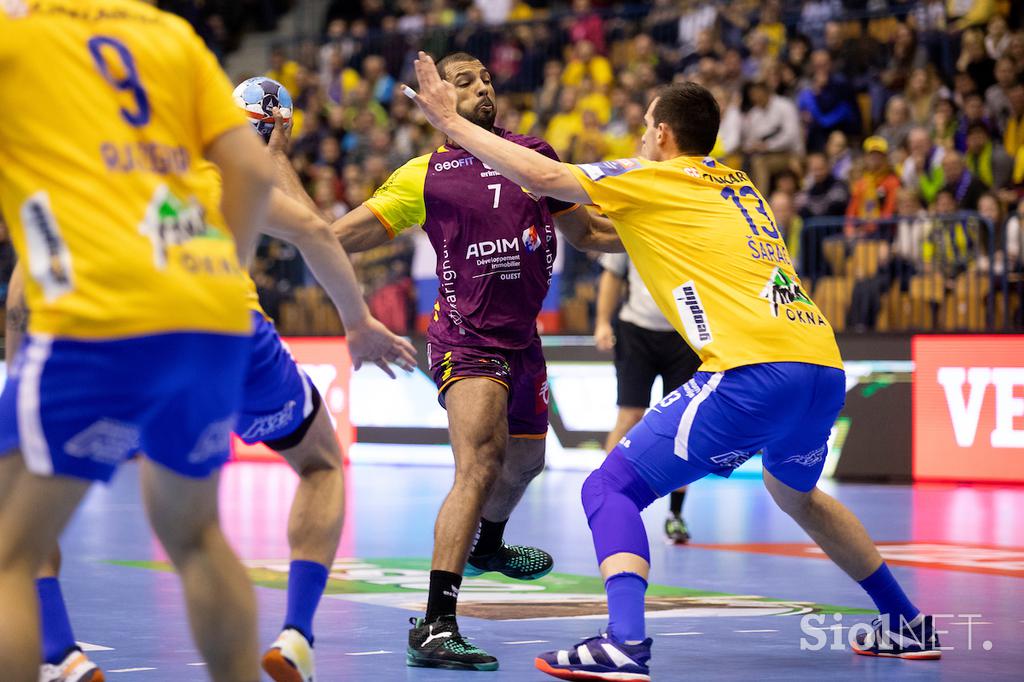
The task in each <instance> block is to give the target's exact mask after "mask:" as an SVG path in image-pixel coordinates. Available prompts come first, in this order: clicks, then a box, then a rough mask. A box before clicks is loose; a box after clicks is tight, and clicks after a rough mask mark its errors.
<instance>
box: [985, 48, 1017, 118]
mask: <svg viewBox="0 0 1024 682" xmlns="http://www.w3.org/2000/svg"><path fill="white" fill-rule="evenodd" d="M995 78H996V82H995V84H993V85H991V86H989V89H988V90H986V91H985V108H986V109H987V110H988V112H989V113H990V114H991V115H992V116H993V117H994V118H995V122H996V126H997V127H998V130H1006V124H1007V122H1008V121H1009V120H1010V116H1011V114H1012V113H1013V110H1012V108H1011V107H1010V95H1009V91H1010V88H1011V87H1012V86H1013V84H1014V82H1015V81H1016V80H1017V67H1016V65H1015V64H1014V62H1013V60H1012V59H1010V58H1009V57H1002V58H1000V59H999V60H997V61H996V70H995Z"/></svg>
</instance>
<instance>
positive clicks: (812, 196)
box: [796, 152, 850, 220]
mask: <svg viewBox="0 0 1024 682" xmlns="http://www.w3.org/2000/svg"><path fill="white" fill-rule="evenodd" d="M849 202H850V191H849V189H847V187H846V183H844V182H843V181H842V180H840V179H839V178H837V177H836V176H835V175H833V174H832V173H831V172H830V168H829V164H828V159H827V158H826V157H825V155H824V154H822V153H820V152H816V153H814V154H810V155H809V156H808V157H807V178H806V179H805V180H804V189H803V191H802V192H800V193H799V194H797V196H796V205H797V208H798V210H799V211H800V215H801V217H803V218H804V219H805V220H806V219H808V218H821V217H824V216H839V215H844V214H845V213H846V207H847V205H848V204H849Z"/></svg>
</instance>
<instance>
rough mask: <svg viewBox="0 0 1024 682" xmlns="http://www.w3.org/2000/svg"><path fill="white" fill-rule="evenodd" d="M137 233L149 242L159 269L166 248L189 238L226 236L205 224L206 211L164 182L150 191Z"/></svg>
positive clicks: (165, 260) (163, 264)
mask: <svg viewBox="0 0 1024 682" xmlns="http://www.w3.org/2000/svg"><path fill="white" fill-rule="evenodd" d="M139 232H141V233H142V234H144V235H146V237H148V238H149V240H150V241H151V242H152V243H153V260H154V262H155V263H156V266H157V267H158V268H160V269H161V270H162V269H163V268H165V267H167V250H168V249H169V248H170V247H171V246H177V245H180V244H184V243H186V242H188V241H191V240H192V239H215V240H224V239H227V238H228V237H227V235H226V234H224V232H222V231H221V230H219V229H217V228H216V227H213V226H211V225H208V224H207V223H206V210H205V209H204V208H203V207H202V205H201V204H200V203H199V202H198V201H196V200H195V198H194V197H193V198H190V199H189V200H188V201H187V202H185V201H182V200H181V199H179V198H178V197H177V196H175V195H174V194H173V193H172V192H171V190H170V189H168V187H167V185H160V186H159V187H157V188H156V192H154V194H153V199H152V200H150V202H149V206H148V207H147V208H146V217H145V218H143V219H142V222H141V223H139Z"/></svg>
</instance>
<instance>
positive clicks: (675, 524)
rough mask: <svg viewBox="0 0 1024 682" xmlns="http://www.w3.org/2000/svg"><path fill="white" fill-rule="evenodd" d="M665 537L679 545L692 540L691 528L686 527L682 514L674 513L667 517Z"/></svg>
mask: <svg viewBox="0 0 1024 682" xmlns="http://www.w3.org/2000/svg"><path fill="white" fill-rule="evenodd" d="M665 537H667V538H668V539H669V542H673V543H675V544H677V545H685V544H686V543H687V542H689V541H690V529H689V528H687V527H686V521H684V520H683V517H682V516H676V515H675V514H673V515H671V516H669V517H668V518H667V519H665Z"/></svg>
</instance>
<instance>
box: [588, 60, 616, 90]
mask: <svg viewBox="0 0 1024 682" xmlns="http://www.w3.org/2000/svg"><path fill="white" fill-rule="evenodd" d="M590 75H591V76H592V77H593V78H594V83H596V84H597V85H604V86H608V85H611V84H612V80H614V74H613V73H612V64H611V62H609V61H608V60H607V59H605V58H604V57H601V56H598V57H595V58H594V61H593V63H592V64H591V66H590Z"/></svg>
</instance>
